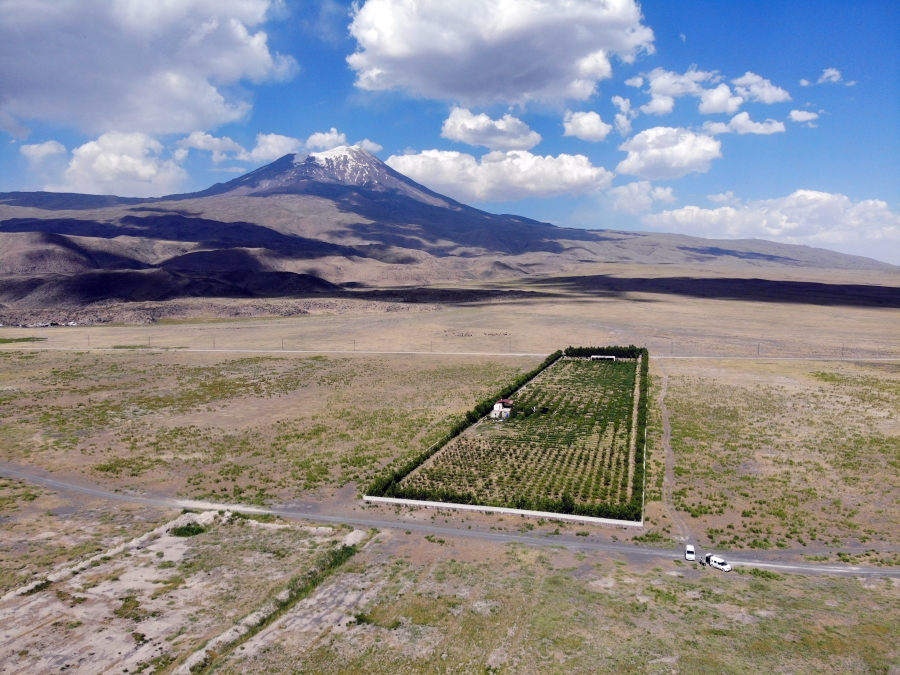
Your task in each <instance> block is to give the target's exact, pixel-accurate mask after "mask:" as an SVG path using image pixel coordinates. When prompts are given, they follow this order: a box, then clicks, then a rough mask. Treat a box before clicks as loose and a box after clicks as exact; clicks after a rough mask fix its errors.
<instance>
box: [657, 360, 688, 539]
mask: <svg viewBox="0 0 900 675" xmlns="http://www.w3.org/2000/svg"><path fill="white" fill-rule="evenodd" d="M660 370H661V371H662V376H663V380H662V387H661V388H660V390H659V399H657V400H658V401H659V410H660V413H661V414H662V426H663V435H662V445H663V451H664V452H665V455H666V475H665V479H664V480H663V504H664V505H665V507H666V511H667V512H668V514H669V519H670V520H671V521H672V522H673V523H674V524H675V527H677V528H678V531H679V532H680V533H681V536H680V537H678V538H679V539H680V540H681V541H683V542H685V543H688V542H690V541H692V539H693V535H691V530H690V528H688V526H687V525H686V524H685V523H684V521H683V520H682V519H681V516H679V515H678V511H676V510H675V502H674V500H673V499H672V489H673V486H674V485H675V453H674V452H673V450H672V423H671V422H670V421H669V409H668V408H667V407H666V392H667V391H668V390H669V374H668V373H667V372H666V369H665V366H663V365H662V363H660Z"/></svg>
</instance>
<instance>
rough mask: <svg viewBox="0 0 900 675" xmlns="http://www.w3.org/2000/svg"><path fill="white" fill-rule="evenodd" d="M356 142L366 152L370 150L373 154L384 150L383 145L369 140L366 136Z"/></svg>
mask: <svg viewBox="0 0 900 675" xmlns="http://www.w3.org/2000/svg"><path fill="white" fill-rule="evenodd" d="M356 144H357V145H358V146H359V147H361V148H362V149H363V150H365V151H366V152H371V153H372V154H373V155H374V154H375V153H376V152H381V151H382V150H384V146H383V145H380V144H378V143H376V142H375V141H370V140H369V139H368V138H364V139H362V140H361V141H357V142H356Z"/></svg>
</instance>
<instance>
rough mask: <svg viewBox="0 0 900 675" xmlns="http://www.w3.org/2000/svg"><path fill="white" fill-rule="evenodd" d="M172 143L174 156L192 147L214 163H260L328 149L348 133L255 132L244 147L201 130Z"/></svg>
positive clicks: (373, 146) (365, 143)
mask: <svg viewBox="0 0 900 675" xmlns="http://www.w3.org/2000/svg"><path fill="white" fill-rule="evenodd" d="M175 145H176V146H177V147H178V150H176V152H175V157H176V159H179V160H181V159H183V158H184V157H185V156H186V153H187V151H188V149H195V150H205V151H207V152H211V153H212V159H213V162H214V163H216V164H218V163H220V162H222V161H224V160H226V159H235V160H238V161H240V162H251V163H254V164H260V163H262V162H271V161H272V160H275V159H278V158H279V157H284V156H285V155H287V154H290V153H292V152H294V153H296V152H304V151H307V150H331V149H332V148H336V147H338V146H340V145H347V135H346V134H344V133H342V132H340V131H338V130H337V129H336V128H335V127H331V129H330V130H328V131H319V132H316V133H314V134H311V135H310V136H309V138H307V139H306V140H305V141H303V140H301V139H299V138H294V137H293V136H283V135H282V134H256V145H254V147H253V148H252V149H251V150H247V149H246V148H244V147H243V146H242V145H241V144H240V143H238V142H237V141H233V140H231V139H230V138H228V137H227V136H222V137H216V136H212V135H210V134H207V133H205V132H202V131H194V132H192V133H191V134H190V136H188V137H187V138H182V139H181V140H179V141H177V142H176V143H175ZM357 145H360V146H361V147H363V148H365V149H366V150H368V151H369V152H378V151H379V150H381V149H382V147H381V146H380V145H378V143H375V142H374V141H370V140H369V139H368V138H366V139H363V140H362V141H359V143H357Z"/></svg>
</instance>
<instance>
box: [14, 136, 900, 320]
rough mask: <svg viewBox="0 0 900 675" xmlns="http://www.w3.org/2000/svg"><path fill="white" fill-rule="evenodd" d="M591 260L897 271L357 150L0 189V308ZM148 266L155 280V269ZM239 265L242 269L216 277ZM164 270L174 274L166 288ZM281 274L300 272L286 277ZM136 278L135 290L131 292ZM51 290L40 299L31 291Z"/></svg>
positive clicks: (259, 290) (256, 290)
mask: <svg viewBox="0 0 900 675" xmlns="http://www.w3.org/2000/svg"><path fill="white" fill-rule="evenodd" d="M592 262H630V263H651V264H673V265H686V264H688V265H717V266H725V267H734V266H738V267H745V268H753V267H815V268H823V269H826V268H827V269H851V270H882V271H885V270H893V271H897V269H898V268H895V267H893V266H891V265H887V264H885V263H881V262H878V261H875V260H870V259H868V258H863V257H859V256H849V255H844V254H841V253H836V252H833V251H828V250H825V249H815V248H810V247H806V246H791V245H785V244H777V243H774V242H768V241H761V240H741V241H716V240H706V239H700V238H696V237H687V236H683V235H674V234H660V233H647V232H621V231H613V230H593V231H591V230H582V229H574V228H562V227H556V226H554V225H552V224H550V223H543V222H539V221H535V220H531V219H529V218H524V217H519V216H513V215H496V214H491V213H487V212H485V211H481V210H479V209H475V208H472V207H470V206H467V205H465V204H461V203H460V202H457V201H455V200H453V199H450V198H449V197H446V196H444V195H441V194H438V193H436V192H434V191H432V190H429V189H428V188H426V187H424V186H422V185H419V184H418V183H416V182H415V181H413V180H411V179H409V178H408V177H406V176H404V175H402V174H400V173H398V172H397V171H395V170H394V169H392V168H390V167H389V166H388V165H387V164H385V163H384V162H382V161H381V160H380V159H378V158H377V157H375V156H374V155H372V154H371V153H369V152H367V151H366V150H364V149H363V148H361V147H358V146H342V147H338V148H334V149H332V150H328V151H325V152H318V153H312V154H309V155H304V154H289V155H285V156H284V157H281V158H280V159H277V160H276V161H274V162H272V163H271V164H268V165H266V166H263V167H260V168H258V169H256V170H254V171H251V172H249V173H247V174H245V175H243V176H240V177H238V178H235V179H233V180H231V181H228V182H226V183H218V184H216V185H213V186H212V187H210V188H208V189H206V190H203V191H200V192H194V193H188V194H177V195H168V196H166V197H160V198H149V199H138V198H128V197H116V196H111V195H83V194H66V193H49V192H8V193H0V281H2V280H3V279H6V280H7V281H2V283H0V303H4V304H10V303H12V304H18V303H31V304H36V305H42V304H46V303H50V302H53V303H60V302H67V301H71V302H73V303H76V304H83V303H89V302H96V301H98V300H103V299H118V300H128V299H129V298H131V297H132V296H130V295H129V294H128V293H125V292H124V291H123V290H122V289H123V288H125V287H128V288H135V289H138V288H139V289H141V291H140V294H141V297H142V298H144V299H148V298H150V299H152V297H153V296H154V290H153V289H154V288H158V289H159V291H158V293H156V295H158V296H159V297H160V298H171V297H183V296H186V295H208V294H212V295H215V294H217V293H225V294H226V295H231V296H234V295H235V294H237V295H241V294H247V295H249V296H252V297H256V296H258V295H264V294H267V295H266V297H270V296H272V295H280V296H288V295H290V294H291V293H294V294H302V293H321V292H331V291H333V289H334V286H333V284H345V283H355V284H356V285H359V284H368V285H376V286H378V285H423V284H428V283H435V282H442V281H463V280H467V279H497V278H506V277H525V276H531V275H536V274H548V273H555V272H560V271H564V270H572V269H574V268H576V267H577V266H579V265H582V264H584V263H592ZM160 270H166V271H167V274H168V276H167V275H160V274H154V272H155V271H156V272H158V271H160ZM126 272H127V273H128V274H127V275H126V274H125V273H126ZM237 272H241V273H249V272H252V273H253V275H247V274H238V275H237V276H236V277H232V279H231V280H227V279H226V278H225V277H224V276H223V275H229V274H233V273H237ZM172 274H175V275H176V276H177V275H182V276H180V277H178V280H177V282H176V281H173V279H175V277H172ZM273 274H274V275H281V276H278V278H277V279H276V277H268V276H267V275H273ZM284 274H288V275H292V274H293V275H299V276H298V278H297V279H296V280H295V281H296V283H287V282H286V281H285V277H284V276H283V275H284ZM84 275H88V277H87V279H88V280H87V281H86V280H85V278H82V277H84ZM135 275H137V276H135ZM141 275H145V276H146V277H147V283H138V282H139V281H140V279H142V278H143V277H142V276H141ZM184 275H188V276H187V277H185V276H184ZM303 275H305V276H303ZM251 278H252V280H253V281H252V283H249V282H248V283H244V281H243V280H246V279H251ZM267 278H268V279H270V289H269V290H268V291H267V290H266V285H267V283H269V282H267V281H266V279H267ZM312 278H320V279H322V280H323V282H324V283H322V284H315V283H310V279H312ZM13 281H14V282H15V283H13ZM51 282H52V287H53V288H54V291H53V293H52V294H49V295H48V294H47V293H44V292H42V291H41V289H42V288H43V289H44V290H45V291H46V289H47V288H49V287H50V286H49V285H51ZM88 282H89V283H88ZM151 282H152V283H151ZM223 284H224V285H223ZM235 284H237V286H235ZM241 284H243V286H241ZM69 287H71V288H72V289H73V291H72V293H71V294H70V295H67V292H66V288H69ZM76 288H79V289H81V290H80V291H77V292H76V291H75V290H74V289H76ZM85 288H88V289H92V290H91V291H90V292H85V291H84V289H85ZM223 289H225V290H223ZM135 292H136V291H135ZM51 296H52V297H51Z"/></svg>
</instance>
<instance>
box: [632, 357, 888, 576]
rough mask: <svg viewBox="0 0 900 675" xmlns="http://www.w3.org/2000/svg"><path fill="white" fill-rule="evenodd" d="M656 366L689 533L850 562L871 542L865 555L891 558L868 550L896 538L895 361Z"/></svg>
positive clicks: (878, 560)
mask: <svg viewBox="0 0 900 675" xmlns="http://www.w3.org/2000/svg"><path fill="white" fill-rule="evenodd" d="M666 368H667V369H668V371H669V373H670V380H669V390H668V395H667V398H666V401H667V404H668V406H669V409H670V411H671V415H672V447H673V449H674V451H675V457H676V466H675V474H676V481H675V490H674V499H675V506H676V508H677V509H678V510H679V511H681V512H682V517H683V518H686V520H687V523H688V525H689V527H690V528H691V529H692V530H693V532H694V533H695V534H696V535H698V536H699V538H700V541H701V542H708V543H709V544H710V545H712V544H715V545H716V546H718V547H720V548H757V549H767V548H773V547H781V548H788V547H791V548H793V547H807V548H808V549H809V550H810V555H814V553H815V552H813V551H812V549H820V548H823V547H824V548H828V549H831V550H832V551H834V554H835V555H837V554H838V552H837V551H838V549H840V547H842V546H846V547H852V548H853V549H854V550H855V551H857V553H854V554H853V555H851V554H850V553H849V552H847V551H845V552H843V553H842V554H841V557H842V558H844V559H846V560H850V559H854V560H857V561H859V560H860V559H861V558H860V554H859V553H858V551H859V549H860V548H863V549H866V548H869V547H874V549H871V548H870V550H869V551H868V553H865V554H863V555H862V558H863V559H866V562H871V563H874V564H894V565H896V564H900V556H898V555H897V554H881V553H878V552H877V549H880V548H883V547H884V545H885V544H897V543H898V542H900V538H898V531H897V522H900V471H898V469H900V368H898V366H897V365H895V364H868V365H866V364H850V363H847V364H834V363H824V362H823V363H799V364H798V363H793V364H792V363H747V362H744V363H740V362H730V363H717V364H703V363H702V362H691V363H680V364H678V363H667V364H666ZM654 459H657V460H658V459H659V457H654ZM658 475H659V474H657V476H658ZM650 482H651V483H655V481H653V480H651V481H650ZM658 494H659V493H657V496H658ZM832 559H833V558H832Z"/></svg>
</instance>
